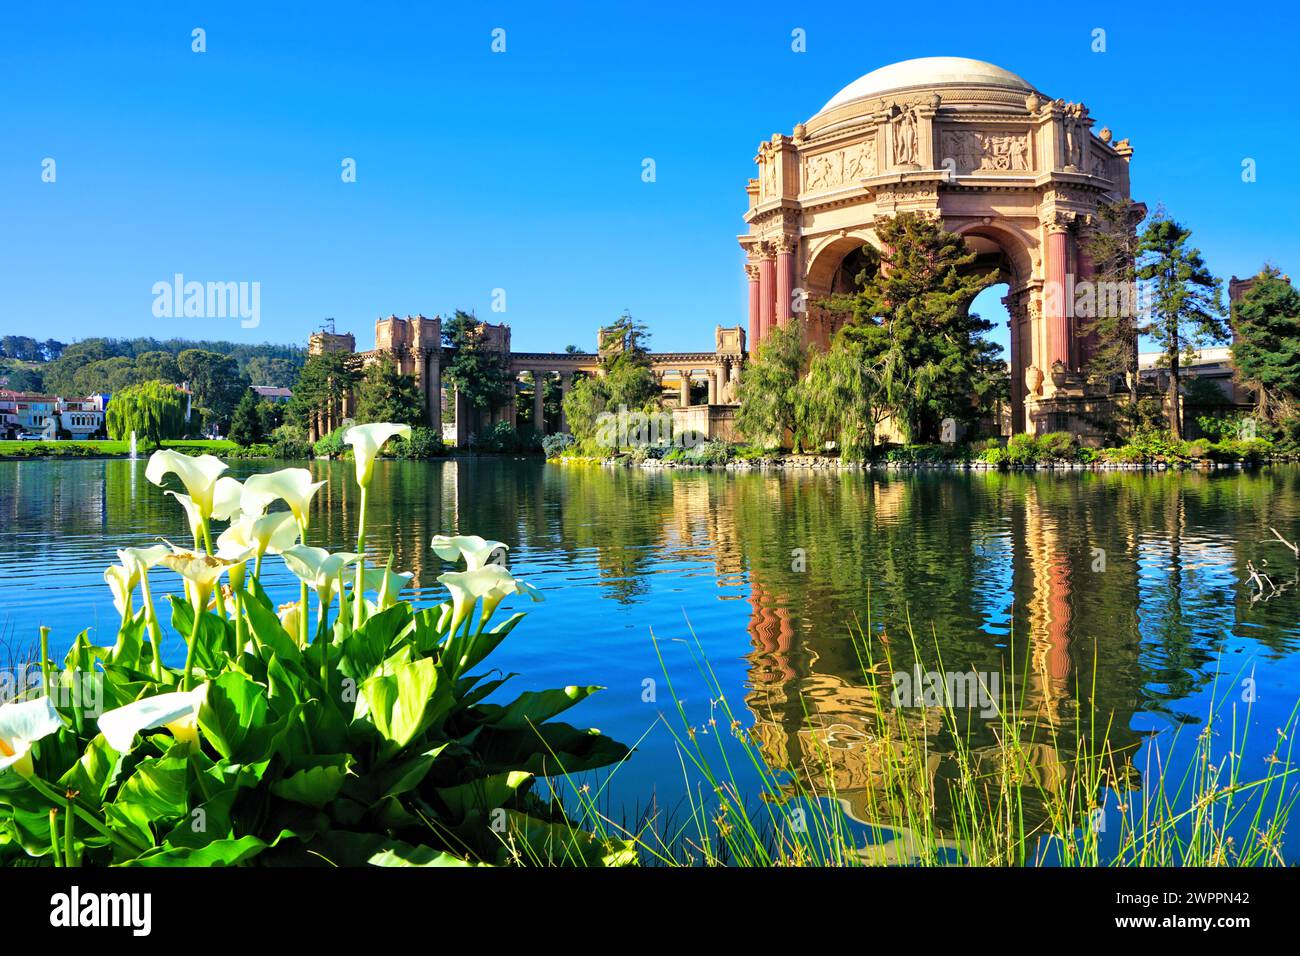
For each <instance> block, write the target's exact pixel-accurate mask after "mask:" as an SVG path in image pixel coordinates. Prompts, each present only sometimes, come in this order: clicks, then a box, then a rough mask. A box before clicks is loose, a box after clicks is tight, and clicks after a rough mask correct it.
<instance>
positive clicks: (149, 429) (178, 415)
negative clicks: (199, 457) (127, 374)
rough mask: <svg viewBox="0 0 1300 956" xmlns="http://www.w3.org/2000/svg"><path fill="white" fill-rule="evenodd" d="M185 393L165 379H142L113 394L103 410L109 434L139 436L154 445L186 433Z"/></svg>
mask: <svg viewBox="0 0 1300 956" xmlns="http://www.w3.org/2000/svg"><path fill="white" fill-rule="evenodd" d="M185 406H186V397H185V393H184V392H182V391H180V390H179V389H177V388H176V386H175V385H168V384H167V383H166V382H141V383H140V384H139V385H129V386H127V387H126V388H124V389H122V391H120V392H115V393H113V397H112V399H110V401H109V403H108V408H107V409H106V410H105V413H104V425H105V427H106V428H107V429H108V436H109V437H110V438H112V439H115V440H118V441H121V440H125V439H126V438H128V437H129V436H130V435H131V433H132V432H135V435H136V438H138V439H140V440H146V439H147V440H148V441H151V442H153V443H154V444H158V443H159V442H163V441H167V440H170V439H173V438H183V437H184V436H185V428H186V420H185Z"/></svg>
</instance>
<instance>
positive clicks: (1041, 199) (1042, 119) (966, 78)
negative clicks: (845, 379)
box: [740, 57, 1133, 433]
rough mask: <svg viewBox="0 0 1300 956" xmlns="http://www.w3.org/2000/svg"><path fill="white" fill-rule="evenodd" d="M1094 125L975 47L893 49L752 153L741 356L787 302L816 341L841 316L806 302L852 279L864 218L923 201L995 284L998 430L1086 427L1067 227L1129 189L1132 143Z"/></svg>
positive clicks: (867, 229)
mask: <svg viewBox="0 0 1300 956" xmlns="http://www.w3.org/2000/svg"><path fill="white" fill-rule="evenodd" d="M1093 125H1094V120H1093V118H1092V117H1091V115H1090V114H1089V112H1088V109H1087V107H1085V106H1084V105H1083V104H1082V103H1077V102H1067V101H1066V100H1062V99H1053V98H1051V97H1050V96H1048V95H1047V94H1046V93H1043V92H1041V91H1040V90H1038V89H1037V88H1036V87H1035V86H1034V85H1033V84H1031V83H1030V82H1029V81H1027V80H1025V79H1023V78H1022V77H1020V76H1017V75H1016V74H1015V73H1012V72H1010V71H1008V70H1005V69H1003V68H1001V67H998V66H994V65H993V64H991V63H984V62H982V61H980V60H970V59H965V58H961V57H925V58H922V59H916V60H905V61H903V62H901V63H893V64H890V65H889V66H883V67H881V68H880V69H877V70H873V71H872V72H870V73H867V74H866V75H864V76H861V77H859V78H858V79H856V80H854V81H853V82H852V83H850V84H848V85H847V86H845V87H844V88H843V89H842V90H840V91H839V92H838V93H836V94H835V95H834V96H832V97H831V98H830V100H829V101H827V103H826V105H825V106H823V107H822V108H821V109H820V110H818V111H817V112H816V113H815V114H813V115H812V116H811V117H810V118H809V119H807V120H806V121H805V122H802V123H798V124H797V125H795V127H794V129H793V130H792V131H791V133H790V134H789V135H786V134H784V133H776V134H774V135H773V136H772V137H771V138H770V139H768V140H766V141H764V142H762V143H761V144H759V147H758V153H757V155H756V156H755V157H754V161H755V163H756V164H757V166H758V171H757V176H756V177H755V178H754V179H751V180H750V181H749V183H748V185H747V187H746V192H747V194H748V211H747V212H746V213H745V221H746V223H748V226H749V229H748V232H747V233H745V234H744V235H742V236H740V244H741V246H742V247H743V248H744V250H745V253H746V256H747V264H746V267H745V268H746V272H747V274H748V278H749V349H750V351H751V353H752V351H753V350H754V349H755V348H757V345H758V344H759V343H760V342H762V340H763V339H764V337H765V336H766V335H767V334H768V332H769V331H770V330H771V329H772V328H773V327H775V326H778V325H783V324H785V323H786V322H788V321H790V319H791V317H792V316H794V315H798V314H803V315H804V316H805V317H806V318H807V320H808V330H809V336H810V338H811V339H812V340H813V341H814V342H816V343H818V344H821V345H825V344H826V343H827V342H829V340H830V337H831V336H832V335H833V334H834V332H835V331H836V328H837V326H838V323H839V321H840V320H839V319H838V318H837V317H836V316H834V315H832V314H830V313H829V312H827V311H826V310H825V309H823V308H821V307H820V306H819V305H818V304H817V303H818V300H819V299H821V298H822V297H824V296H826V295H828V294H830V293H832V292H840V291H849V290H850V289H851V288H852V285H853V278H854V276H856V274H857V272H858V271H859V269H860V260H861V258H862V251H861V250H862V247H863V246H864V245H869V246H872V247H874V248H876V249H879V248H880V247H881V243H880V241H879V239H878V237H877V236H876V234H875V232H874V229H873V226H874V224H875V223H876V221H877V220H878V219H880V218H883V217H889V216H893V215H895V214H897V213H901V212H917V213H925V214H928V215H931V216H935V217H937V218H939V219H940V220H941V221H942V224H943V227H944V228H945V229H947V230H949V231H951V232H956V233H959V234H961V235H962V236H964V237H965V239H966V242H967V244H968V246H969V247H970V248H971V249H972V250H973V251H975V252H976V253H978V254H979V258H978V260H977V266H978V267H979V268H982V269H987V270H988V271H990V272H996V273H997V275H998V279H999V281H1002V282H1005V283H1007V285H1008V286H1009V290H1010V291H1009V293H1008V294H1007V296H1006V298H1005V299H1004V301H1005V303H1006V305H1007V309H1008V312H1009V314H1010V316H1011V321H1010V332H1011V335H1010V339H1011V393H1012V400H1011V405H1012V408H1011V420H1012V430H1013V431H1016V432H1020V431H1026V430H1027V431H1031V432H1043V431H1056V430H1070V431H1074V432H1076V433H1084V432H1087V431H1090V430H1091V429H1090V427H1089V425H1088V421H1087V420H1088V419H1089V417H1090V416H1092V417H1094V418H1095V415H1096V414H1097V413H1098V409H1097V408H1094V407H1092V403H1090V401H1089V399H1088V397H1087V396H1086V395H1085V389H1083V387H1082V377H1081V372H1082V370H1083V369H1084V367H1085V366H1086V364H1087V361H1088V358H1089V355H1090V349H1091V347H1092V343H1091V342H1090V341H1089V339H1088V337H1087V335H1086V334H1085V329H1084V322H1083V320H1082V319H1081V318H1079V317H1076V316H1075V314H1074V312H1075V311H1076V310H1075V309H1074V307H1073V304H1072V303H1073V301H1074V296H1073V295H1072V294H1071V293H1072V291H1073V289H1074V288H1075V286H1076V285H1077V283H1079V282H1083V281H1090V279H1091V276H1092V272H1093V270H1092V263H1091V262H1090V261H1089V259H1088V257H1087V255H1086V253H1085V252H1084V250H1083V245H1082V243H1081V240H1082V239H1083V238H1084V237H1085V235H1086V233H1087V231H1088V230H1089V229H1090V228H1092V227H1093V225H1094V224H1095V219H1096V214H1097V210H1098V208H1099V206H1101V205H1102V204H1105V203H1108V202H1113V201H1116V200H1119V199H1122V198H1126V197H1128V195H1129V161H1130V159H1131V158H1132V154H1133V151H1132V149H1131V148H1130V147H1129V144H1128V141H1127V140H1121V141H1118V142H1112V136H1111V133H1110V130H1108V129H1102V130H1100V131H1099V132H1094V131H1093Z"/></svg>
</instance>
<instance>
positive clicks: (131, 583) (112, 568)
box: [104, 564, 140, 621]
mask: <svg viewBox="0 0 1300 956" xmlns="http://www.w3.org/2000/svg"><path fill="white" fill-rule="evenodd" d="M139 580H140V579H139V577H138V576H136V575H133V574H132V573H131V569H130V568H128V567H126V566H124V565H121V564H110V565H109V566H108V567H106V568H105V569H104V583H105V584H107V585H108V586H109V588H111V589H112V591H113V607H115V608H117V613H118V615H119V616H120V617H121V618H122V620H123V621H125V620H126V618H127V615H128V614H129V613H130V610H131V595H132V594H133V593H134V591H135V586H136V584H137V583H138V582H139Z"/></svg>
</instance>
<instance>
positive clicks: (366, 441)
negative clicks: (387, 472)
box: [343, 422, 411, 488]
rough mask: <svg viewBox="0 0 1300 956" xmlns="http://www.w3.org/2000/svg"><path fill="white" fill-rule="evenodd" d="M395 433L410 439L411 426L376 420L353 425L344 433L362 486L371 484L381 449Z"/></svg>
mask: <svg viewBox="0 0 1300 956" xmlns="http://www.w3.org/2000/svg"><path fill="white" fill-rule="evenodd" d="M395 435H400V436H401V437H402V438H406V439H409V438H410V437H411V426H410V425H395V424H393V423H392V422H375V423H374V424H371V425H353V426H352V427H351V428H349V429H348V430H347V431H346V432H344V433H343V444H345V445H351V446H352V457H353V459H354V460H355V462H356V466H357V484H358V485H360V486H361V487H362V488H368V487H369V486H370V476H371V475H372V474H374V470H375V459H376V458H377V457H379V449H381V448H383V447H384V442H386V441H388V439H390V438H392V437H394V436H395Z"/></svg>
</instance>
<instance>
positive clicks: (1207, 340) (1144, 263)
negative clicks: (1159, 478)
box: [1137, 213, 1228, 439]
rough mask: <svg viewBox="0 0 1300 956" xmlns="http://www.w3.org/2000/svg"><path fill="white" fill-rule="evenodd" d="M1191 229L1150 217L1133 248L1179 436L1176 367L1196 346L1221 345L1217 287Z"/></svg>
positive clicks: (1223, 332)
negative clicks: (1191, 241)
mask: <svg viewBox="0 0 1300 956" xmlns="http://www.w3.org/2000/svg"><path fill="white" fill-rule="evenodd" d="M1191 235H1192V231H1191V230H1190V229H1187V228H1186V227H1184V226H1182V225H1180V224H1178V223H1176V222H1174V221H1173V220H1172V219H1169V218H1166V217H1165V216H1164V215H1163V213H1157V214H1156V216H1155V217H1154V218H1153V219H1152V220H1151V222H1150V223H1149V224H1148V225H1147V227H1146V229H1145V230H1144V231H1143V233H1142V241H1141V243H1140V245H1139V246H1138V254H1139V259H1138V267H1137V277H1138V279H1140V280H1142V281H1144V282H1148V283H1150V288H1151V322H1150V323H1149V325H1148V326H1147V328H1146V331H1147V333H1148V334H1149V335H1150V336H1151V337H1152V338H1153V339H1155V341H1156V342H1157V343H1158V344H1159V345H1160V350H1161V352H1162V353H1163V354H1162V356H1161V365H1162V366H1163V367H1165V368H1167V369H1168V371H1169V387H1168V394H1167V397H1166V404H1167V405H1168V416H1169V431H1170V433H1171V434H1172V435H1173V437H1174V438H1175V439H1181V438H1182V437H1183V422H1182V413H1181V410H1180V407H1179V405H1180V402H1179V394H1180V391H1179V382H1180V379H1181V372H1180V368H1181V363H1182V362H1183V361H1188V360H1190V359H1191V357H1192V355H1193V353H1194V352H1195V350H1196V349H1197V348H1201V347H1203V346H1206V345H1210V344H1213V343H1216V342H1222V341H1225V340H1226V339H1227V337H1228V327H1227V324H1226V323H1225V322H1224V318H1223V311H1224V310H1223V302H1222V283H1221V282H1220V281H1219V280H1218V279H1216V278H1215V277H1214V276H1212V275H1211V274H1210V270H1209V269H1207V268H1206V266H1205V260H1204V259H1202V258H1201V251H1200V250H1199V249H1197V248H1195V247H1194V246H1189V245H1188V244H1187V240H1188V239H1189V238H1191Z"/></svg>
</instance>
